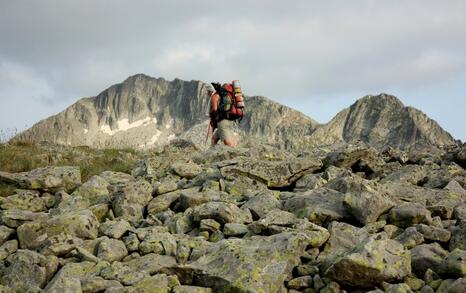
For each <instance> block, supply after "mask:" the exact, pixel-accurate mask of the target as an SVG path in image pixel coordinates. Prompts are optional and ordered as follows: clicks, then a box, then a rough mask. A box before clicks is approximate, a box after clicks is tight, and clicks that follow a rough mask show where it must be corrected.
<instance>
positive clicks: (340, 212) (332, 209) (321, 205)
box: [283, 188, 351, 226]
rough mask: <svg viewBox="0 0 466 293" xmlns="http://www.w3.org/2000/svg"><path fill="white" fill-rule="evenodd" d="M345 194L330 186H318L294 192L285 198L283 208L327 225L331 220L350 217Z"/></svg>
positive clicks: (298, 215)
mask: <svg viewBox="0 0 466 293" xmlns="http://www.w3.org/2000/svg"><path fill="white" fill-rule="evenodd" d="M343 200H344V195H343V194H342V193H340V192H338V191H335V190H332V189H328V188H317V189H314V190H311V191H308V192H305V193H292V194H291V196H290V197H289V198H288V199H286V200H284V203H283V209H284V210H286V211H288V212H292V213H293V214H295V215H296V216H297V217H298V218H307V219H309V220H310V221H311V222H313V223H315V224H318V225H323V226H326V225H328V223H330V222H331V221H338V220H342V219H349V218H350V217H351V215H350V214H349V213H348V211H347V210H346V209H345V208H344V206H343Z"/></svg>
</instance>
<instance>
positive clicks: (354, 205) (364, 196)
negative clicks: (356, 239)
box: [343, 188, 395, 225]
mask: <svg viewBox="0 0 466 293" xmlns="http://www.w3.org/2000/svg"><path fill="white" fill-rule="evenodd" d="M343 204H344V206H345V207H346V208H347V209H348V211H349V213H351V214H352V215H353V216H354V217H355V218H356V219H357V220H358V221H359V222H360V223H361V224H363V225H367V224H369V223H373V222H376V221H377V219H378V218H379V217H380V215H382V214H383V213H385V212H386V211H388V210H389V209H391V208H392V207H393V206H394V205H395V204H394V203H393V201H391V200H389V199H387V198H385V197H384V196H382V195H379V194H378V193H377V192H376V191H374V190H371V189H369V188H367V189H366V190H363V191H360V192H350V193H347V194H346V195H345V198H344V200H343Z"/></svg>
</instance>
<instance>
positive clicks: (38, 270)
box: [0, 250, 58, 292]
mask: <svg viewBox="0 0 466 293" xmlns="http://www.w3.org/2000/svg"><path fill="white" fill-rule="evenodd" d="M6 264H7V267H6V268H4V269H3V270H2V272H1V274H0V275H1V277H0V283H1V284H8V286H9V287H11V288H13V289H15V290H16V291H19V292H25V291H26V290H28V289H29V288H43V287H44V286H45V284H46V283H47V281H48V280H49V279H50V278H51V277H52V276H53V274H54V273H55V271H56V270H57V267H58V259H57V258H56V257H54V256H47V257H46V256H43V255H41V254H38V253H36V252H34V251H30V250H18V251H17V252H16V253H14V254H12V255H10V256H9V257H8V258H7V260H6Z"/></svg>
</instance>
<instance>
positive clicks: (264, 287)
mask: <svg viewBox="0 0 466 293" xmlns="http://www.w3.org/2000/svg"><path fill="white" fill-rule="evenodd" d="M309 240H310V239H308V237H307V236H306V235H305V234H302V233H289V232H287V233H282V234H276V235H273V236H269V237H264V236H254V237H252V238H251V239H247V240H246V239H228V240H223V241H220V242H218V243H216V244H215V245H214V246H213V247H211V249H210V250H209V252H207V253H206V254H205V255H203V256H202V257H200V258H199V259H197V260H196V261H194V262H192V263H190V264H189V265H188V266H187V268H186V269H185V271H190V270H194V279H195V284H197V285H200V286H204V287H210V288H213V289H214V290H216V291H218V292H241V291H252V292H282V291H281V290H283V289H284V286H283V285H284V281H285V279H286V278H287V276H288V275H289V274H290V273H291V270H292V269H293V267H295V266H296V265H297V264H298V263H299V257H300V256H301V255H303V254H304V250H305V248H306V246H307V243H308V242H309Z"/></svg>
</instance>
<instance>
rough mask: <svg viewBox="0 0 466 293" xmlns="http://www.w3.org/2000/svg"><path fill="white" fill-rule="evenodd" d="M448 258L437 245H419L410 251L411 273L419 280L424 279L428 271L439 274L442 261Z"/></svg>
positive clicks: (446, 253) (445, 252)
mask: <svg viewBox="0 0 466 293" xmlns="http://www.w3.org/2000/svg"><path fill="white" fill-rule="evenodd" d="M446 256H448V251H445V250H444V249H443V248H442V247H441V246H440V245H439V244H438V243H436V242H434V243H431V244H421V245H419V246H416V247H414V248H413V249H411V265H412V269H413V273H415V274H416V276H418V277H419V278H422V277H424V274H425V272H426V271H427V270H428V269H431V270H433V271H434V272H436V273H440V272H441V265H442V261H443V259H444V258H445V257H446Z"/></svg>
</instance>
